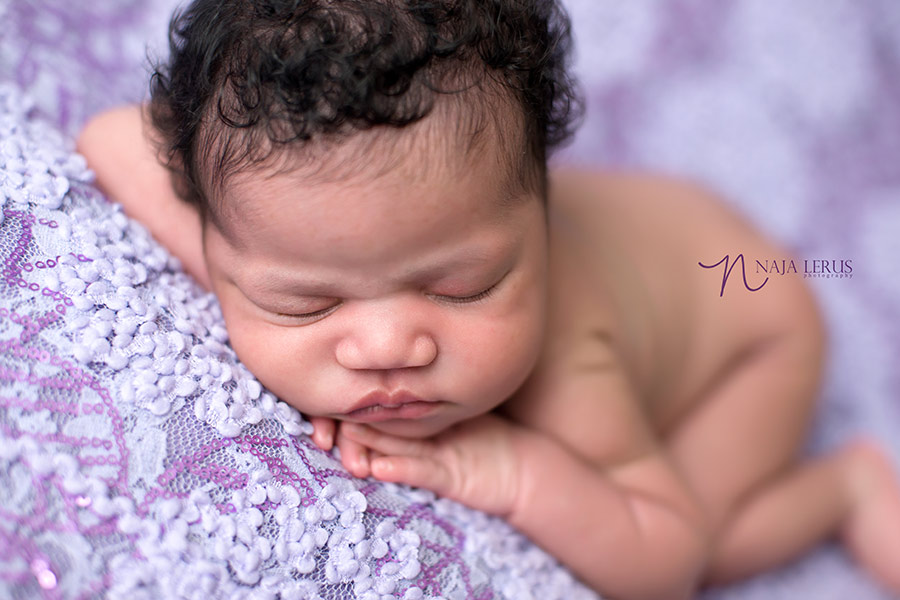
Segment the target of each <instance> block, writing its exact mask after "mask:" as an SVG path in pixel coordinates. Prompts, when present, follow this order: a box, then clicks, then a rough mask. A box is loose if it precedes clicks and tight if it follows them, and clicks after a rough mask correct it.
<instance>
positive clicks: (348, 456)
mask: <svg viewBox="0 0 900 600" xmlns="http://www.w3.org/2000/svg"><path fill="white" fill-rule="evenodd" d="M337 445H338V448H340V450H341V464H343V465H344V468H345V469H347V470H348V471H349V472H350V473H351V474H352V475H353V476H354V477H359V478H360V479H363V478H366V477H368V476H369V475H371V474H372V472H371V470H370V467H369V449H368V448H366V447H365V446H363V445H362V444H360V443H359V442H356V441H354V440H352V439H350V438H349V437H347V436H346V435H344V432H343V427H341V429H340V430H339V431H338V433H337Z"/></svg>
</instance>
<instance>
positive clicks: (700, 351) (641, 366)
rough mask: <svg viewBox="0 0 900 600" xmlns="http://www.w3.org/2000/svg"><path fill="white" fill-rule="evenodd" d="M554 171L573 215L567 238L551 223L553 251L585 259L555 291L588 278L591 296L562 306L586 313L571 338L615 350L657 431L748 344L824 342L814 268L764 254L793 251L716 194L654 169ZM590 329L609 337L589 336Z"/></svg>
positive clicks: (556, 188) (558, 205) (569, 268)
mask: <svg viewBox="0 0 900 600" xmlns="http://www.w3.org/2000/svg"><path fill="white" fill-rule="evenodd" d="M551 181H552V184H551V195H550V204H551V224H552V223H553V221H554V219H555V221H556V222H557V223H561V224H564V225H563V226H557V227H556V228H555V233H556V237H555V242H554V227H552V226H551V252H553V249H554V245H553V244H556V246H562V247H564V248H565V249H566V250H565V252H564V253H561V256H565V260H566V261H568V262H577V263H578V264H577V265H571V264H565V265H562V266H561V268H559V269H558V271H557V272H556V274H555V275H554V276H558V277H560V278H561V279H562V281H559V282H554V284H553V286H552V288H551V295H553V294H555V293H556V290H558V289H569V290H572V289H575V288H573V287H572V286H573V285H577V286H579V287H578V289H579V290H580V293H581V294H582V295H588V296H589V297H588V298H587V299H586V300H584V299H582V301H581V302H580V304H579V306H580V307H581V308H579V309H578V310H575V311H571V310H570V311H558V312H559V313H560V314H562V315H566V314H569V315H577V317H576V316H573V317H571V318H568V317H565V316H563V317H560V316H557V317H556V320H557V321H558V322H564V323H566V324H567V325H568V331H569V333H568V334H567V335H566V336H565V338H564V339H563V341H562V343H563V344H565V345H569V346H573V347H575V346H577V347H578V348H581V349H582V350H581V352H589V353H592V354H596V353H598V352H606V353H611V355H612V356H613V357H614V358H615V360H616V362H617V365H618V366H619V367H618V368H621V369H622V370H624V372H625V374H626V375H627V379H626V382H627V384H628V385H629V386H630V388H631V389H632V392H633V394H634V396H635V399H636V401H637V402H640V403H641V405H642V407H643V409H644V411H645V416H646V418H647V419H648V421H649V423H650V424H651V426H652V427H653V429H654V430H656V431H658V432H662V431H665V430H666V429H668V428H669V427H670V426H673V424H674V423H676V422H677V421H678V420H679V418H680V417H681V416H682V415H683V414H685V413H686V411H689V410H690V408H691V406H692V405H693V403H694V402H696V401H697V399H698V398H699V397H701V396H702V393H703V390H704V389H705V388H706V386H709V385H710V384H711V382H712V381H714V380H715V378H716V377H717V376H719V375H720V374H721V373H722V372H723V370H724V369H726V368H727V367H728V365H729V364H731V362H732V361H733V360H735V358H736V357H738V356H740V355H741V354H742V353H746V352H747V351H748V348H752V347H754V346H756V345H760V344H763V343H765V341H766V340H767V339H774V338H775V337H778V336H782V335H785V333H786V332H789V333H790V334H791V335H795V334H796V335H802V336H806V337H808V338H809V339H810V340H813V341H812V342H811V343H816V342H821V339H822V336H823V334H822V325H821V319H820V317H819V312H818V309H817V307H816V303H815V301H814V299H813V297H812V294H811V293H810V291H809V289H808V288H807V286H806V285H805V283H804V282H803V280H802V275H801V274H798V273H787V274H784V275H781V274H775V273H768V272H765V271H763V270H761V269H759V268H758V267H757V264H756V261H758V260H759V261H763V262H764V261H770V263H771V261H772V260H775V259H777V260H779V263H780V261H781V260H787V261H790V260H791V259H792V258H793V257H792V255H791V254H790V253H789V252H788V251H787V250H786V249H785V248H784V247H782V246H781V245H780V244H778V243H777V242H776V241H774V240H773V239H771V238H770V237H769V236H767V235H766V234H765V233H764V232H761V231H760V230H758V229H757V228H756V227H754V226H753V225H752V223H751V222H750V221H749V220H748V219H746V218H745V217H743V216H742V215H741V214H740V213H739V212H738V211H737V210H735V209H734V208H733V206H732V205H730V204H729V202H728V201H727V200H726V199H723V198H721V197H720V196H719V195H718V194H716V193H715V192H713V191H711V190H709V189H708V188H706V187H704V186H702V185H699V184H697V183H694V182H691V181H686V180H683V179H677V178H673V177H667V176H663V175H653V174H645V173H608V172H607V173H604V172H599V173H595V172H584V171H558V172H556V173H554V174H553V176H552V178H551ZM573 240H579V241H573ZM573 248H574V249H573ZM557 262H562V261H557ZM726 263H728V264H727V265H726ZM554 266H557V264H556V263H551V271H552V269H553V268H554ZM707 267H708V268H707ZM729 267H731V270H730V271H728V268H729ZM573 278H577V281H576V284H572V283H571V282H569V283H567V280H572V279H573ZM589 279H593V280H594V281H596V282H598V283H597V285H595V286H594V287H593V288H591V289H587V288H585V286H584V284H583V281H584V280H589ZM723 285H724V287H723ZM567 286H568V287H567ZM752 290H755V291H752ZM591 294H593V296H591ZM570 295H571V294H570ZM570 302H571V301H570V300H565V299H561V300H559V301H558V303H557V304H558V305H562V304H567V303H570ZM597 313H600V316H599V317H598V315H597ZM588 324H589V326H590V327H591V328H593V329H594V331H601V332H602V336H598V335H596V334H594V335H591V334H589V331H588V329H587V326H588ZM585 339H592V340H599V339H602V340H603V344H602V345H601V344H599V343H598V342H596V341H595V342H594V343H584V342H583V341H582V342H577V340H585ZM610 347H611V350H610ZM577 359H578V360H579V361H580V362H582V363H584V362H590V359H588V358H586V357H585V356H579V357H577ZM598 417H599V416H598Z"/></svg>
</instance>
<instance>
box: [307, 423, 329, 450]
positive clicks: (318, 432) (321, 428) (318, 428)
mask: <svg viewBox="0 0 900 600" xmlns="http://www.w3.org/2000/svg"><path fill="white" fill-rule="evenodd" d="M309 422H310V424H312V426H313V434H312V441H313V443H314V444H315V445H316V446H318V447H319V448H321V449H322V450H325V451H326V452H327V451H329V450H331V448H332V447H333V446H334V430H335V423H334V419H328V418H325V417H309Z"/></svg>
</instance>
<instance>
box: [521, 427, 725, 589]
mask: <svg viewBox="0 0 900 600" xmlns="http://www.w3.org/2000/svg"><path fill="white" fill-rule="evenodd" d="M525 446H526V447H523V448H522V457H523V459H524V460H523V473H522V477H521V480H520V481H521V482H522V486H523V487H522V489H521V490H520V492H519V498H520V502H519V503H518V504H517V506H516V507H515V509H514V511H513V513H512V514H511V515H509V517H508V521H509V522H510V524H511V525H513V526H514V527H516V528H517V529H519V530H520V531H522V532H523V533H524V534H525V535H527V536H528V537H529V538H531V539H532V540H533V541H534V542H535V543H537V544H538V545H539V546H541V547H542V548H544V549H545V550H546V551H547V552H549V553H550V554H551V555H553V556H555V557H556V558H557V559H558V560H559V561H560V562H562V563H563V564H565V565H566V566H568V567H569V568H570V569H571V570H572V572H573V573H574V574H575V575H576V576H578V577H579V578H581V579H582V580H583V581H584V582H585V583H587V584H588V585H589V586H591V587H592V588H594V589H596V590H598V591H599V592H601V593H604V594H607V595H609V596H611V597H614V598H617V599H621V600H631V599H642V600H643V599H657V598H658V599H666V600H671V599H677V598H683V597H689V596H690V595H691V593H692V592H693V590H694V588H695V586H696V583H697V581H698V579H699V578H700V575H701V571H702V568H703V566H704V563H705V560H706V554H707V547H708V544H707V540H706V536H705V534H704V527H703V525H702V523H701V522H700V519H699V518H698V513H697V511H694V510H691V509H689V508H685V503H684V502H682V501H681V500H675V501H669V500H667V499H665V498H663V497H661V496H659V495H657V494H653V493H647V492H639V491H635V490H633V489H628V488H626V487H623V486H621V485H620V484H618V483H616V482H615V481H613V480H612V479H611V478H609V477H607V476H605V475H604V474H603V473H602V472H601V471H600V470H599V469H597V468H595V467H593V466H591V465H589V464H587V463H585V462H583V461H581V460H580V459H578V458H576V457H574V456H573V455H571V454H570V453H569V452H568V451H567V450H565V449H564V448H563V447H561V446H560V445H558V444H557V443H555V442H554V441H552V440H551V439H549V438H544V437H543V436H538V435H535V436H534V437H533V439H531V440H529V441H528V442H527V444H525ZM638 468H640V467H638ZM650 468H651V469H652V468H653V467H652V466H651V467H650ZM676 506H677V508H676Z"/></svg>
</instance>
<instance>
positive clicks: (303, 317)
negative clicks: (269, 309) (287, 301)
mask: <svg viewBox="0 0 900 600" xmlns="http://www.w3.org/2000/svg"><path fill="white" fill-rule="evenodd" d="M340 305H341V304H340V302H338V303H337V304H332V305H331V306H328V307H325V308H322V309H319V310H314V311H312V312H307V313H275V314H276V315H278V316H279V317H283V318H285V319H294V320H298V321H310V320H314V319H321V318H322V317H326V316H328V315H329V314H331V313H332V312H334V311H335V310H336V309H337V307H339V306H340Z"/></svg>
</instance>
